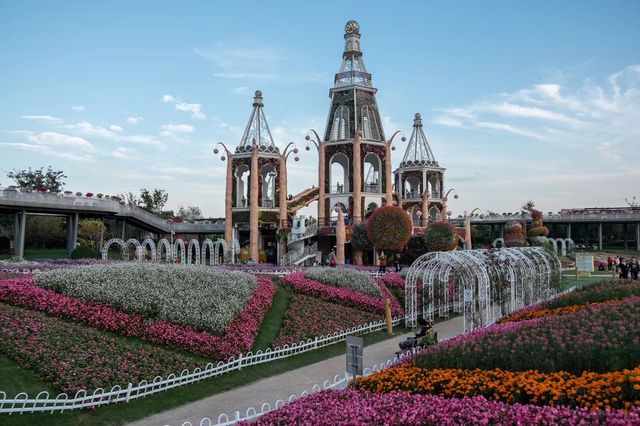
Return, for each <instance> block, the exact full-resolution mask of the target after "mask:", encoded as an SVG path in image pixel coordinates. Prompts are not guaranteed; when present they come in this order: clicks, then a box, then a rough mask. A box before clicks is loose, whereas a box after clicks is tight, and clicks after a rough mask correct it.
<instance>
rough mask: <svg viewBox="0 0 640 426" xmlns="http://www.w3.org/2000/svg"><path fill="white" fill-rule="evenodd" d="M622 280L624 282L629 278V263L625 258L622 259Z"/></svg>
mask: <svg viewBox="0 0 640 426" xmlns="http://www.w3.org/2000/svg"><path fill="white" fill-rule="evenodd" d="M619 268H620V278H622V279H623V280H626V279H628V278H629V265H627V261H626V260H625V258H624V257H623V258H622V259H620V266H619Z"/></svg>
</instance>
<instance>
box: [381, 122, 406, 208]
mask: <svg viewBox="0 0 640 426" xmlns="http://www.w3.org/2000/svg"><path fill="white" fill-rule="evenodd" d="M398 133H402V132H401V131H400V130H398V131H396V132H395V133H394V134H393V135H392V136H391V138H390V139H389V140H388V141H386V142H385V159H384V175H385V181H386V185H385V198H386V204H387V205H388V206H392V205H393V183H392V182H391V151H395V150H396V147H395V145H394V144H393V139H394V138H395V137H396V135H397V134H398ZM406 140H407V138H406V137H404V136H402V142H404V141H406ZM398 204H400V195H398Z"/></svg>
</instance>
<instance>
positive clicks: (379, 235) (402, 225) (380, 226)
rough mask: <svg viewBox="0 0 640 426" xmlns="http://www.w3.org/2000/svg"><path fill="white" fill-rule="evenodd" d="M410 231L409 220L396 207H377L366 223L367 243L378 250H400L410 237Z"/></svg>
mask: <svg viewBox="0 0 640 426" xmlns="http://www.w3.org/2000/svg"><path fill="white" fill-rule="evenodd" d="M412 229H413V224H412V223H411V218H410V217H409V215H408V214H407V212H405V211H404V210H402V208H401V207H397V206H389V205H387V206H383V207H379V208H377V209H375V210H374V212H373V213H372V214H371V217H370V218H369V220H368V221H367V235H368V236H369V241H371V244H373V246H374V247H375V248H376V249H378V250H391V251H400V250H402V247H404V245H405V244H406V243H407V241H409V238H410V237H411V230H412Z"/></svg>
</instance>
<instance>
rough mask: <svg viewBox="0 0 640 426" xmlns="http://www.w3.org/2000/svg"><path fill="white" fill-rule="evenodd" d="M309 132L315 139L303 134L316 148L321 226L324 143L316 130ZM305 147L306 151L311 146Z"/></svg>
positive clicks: (319, 223)
mask: <svg viewBox="0 0 640 426" xmlns="http://www.w3.org/2000/svg"><path fill="white" fill-rule="evenodd" d="M310 132H312V133H313V136H314V137H315V139H312V138H311V136H309V135H307V136H305V140H306V141H307V143H309V142H311V143H312V144H313V145H314V146H315V147H316V149H317V150H318V226H320V227H323V226H325V225H326V223H325V217H324V215H325V211H324V206H325V199H324V196H325V191H326V188H325V186H324V177H325V170H324V166H325V164H324V155H325V147H324V144H323V143H322V139H320V136H318V132H316V131H315V130H313V129H311V130H310ZM305 149H306V150H307V151H309V150H310V149H311V147H310V146H309V145H307V146H306V147H305Z"/></svg>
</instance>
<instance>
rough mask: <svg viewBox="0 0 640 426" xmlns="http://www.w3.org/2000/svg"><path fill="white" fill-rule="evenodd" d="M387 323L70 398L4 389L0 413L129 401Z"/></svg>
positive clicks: (376, 328) (327, 344) (277, 357)
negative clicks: (11, 394) (10, 393)
mask: <svg viewBox="0 0 640 426" xmlns="http://www.w3.org/2000/svg"><path fill="white" fill-rule="evenodd" d="M403 320H404V318H401V317H397V318H394V319H393V320H392V322H393V324H394V325H398V324H400V322H401V321H403ZM386 326H387V323H386V321H385V320H381V321H377V322H371V323H368V324H364V325H360V326H357V327H353V328H348V329H345V330H342V331H339V332H336V333H333V334H329V335H323V336H319V337H316V338H314V339H309V340H307V341H306V342H300V343H294V344H292V345H284V346H283V347H282V348H280V347H277V348H275V349H273V350H272V349H267V350H265V351H261V350H259V351H257V352H256V353H255V354H254V353H253V352H248V353H247V354H239V355H238V357H237V358H236V357H230V358H229V360H228V361H227V362H222V361H220V362H219V363H218V364H217V365H215V366H214V365H213V363H208V364H207V365H206V366H205V367H204V368H202V369H201V368H196V369H194V370H193V371H192V372H189V370H186V369H185V370H182V372H181V373H180V375H179V376H176V375H175V374H170V375H169V376H168V377H167V378H166V379H163V378H162V377H160V376H157V377H155V378H154V379H153V381H152V382H151V383H149V382H147V381H146V380H143V381H141V382H140V383H139V384H138V385H137V386H134V385H133V384H132V383H129V384H128V385H127V387H126V388H123V387H121V386H120V385H116V386H113V387H112V388H111V390H110V391H109V392H105V390H104V389H103V388H98V389H96V390H95V391H93V393H91V394H89V393H88V392H87V391H85V390H80V391H78V392H76V394H75V396H74V397H73V398H69V396H68V395H67V394H66V393H61V394H59V395H58V396H57V397H55V398H49V392H47V391H43V392H40V393H38V394H37V395H36V397H35V398H29V395H28V394H27V393H26V392H21V393H19V394H18V395H16V396H15V397H14V398H7V394H6V393H5V392H1V391H0V413H9V414H14V413H21V414H22V413H37V412H50V413H54V412H63V411H70V410H76V409H79V408H89V407H99V406H102V405H108V404H113V403H118V402H129V401H131V400H134V399H138V398H142V397H144V396H147V395H152V394H154V393H158V392H162V391H165V390H168V389H173V388H176V387H179V386H183V385H186V384H189V383H195V382H198V381H200V380H204V379H208V378H211V377H216V376H220V375H222V374H225V373H228V372H231V371H236V370H241V369H242V368H245V367H249V366H252V365H258V364H263V363H265V362H271V361H275V360H278V359H283V358H288V357H290V356H293V355H297V354H301V353H304V352H308V351H312V350H315V349H318V348H321V347H324V346H329V345H332V344H334V343H337V342H340V341H342V340H345V339H346V337H347V336H349V335H353V334H364V333H371V332H373V331H378V330H382V329H384V328H385V327H386Z"/></svg>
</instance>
